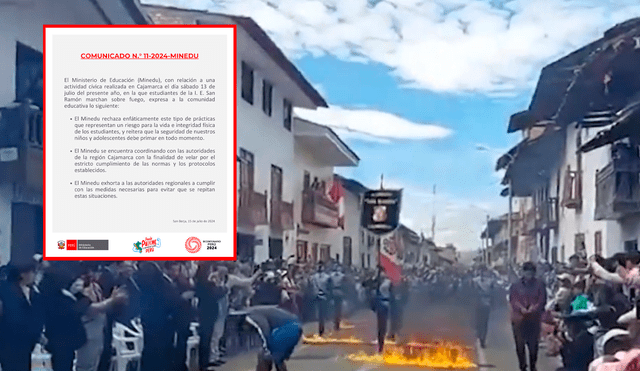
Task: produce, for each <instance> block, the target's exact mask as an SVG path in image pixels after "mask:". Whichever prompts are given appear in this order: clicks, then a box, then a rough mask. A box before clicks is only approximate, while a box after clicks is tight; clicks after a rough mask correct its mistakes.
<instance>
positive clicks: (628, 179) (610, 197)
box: [595, 158, 640, 220]
mask: <svg viewBox="0 0 640 371" xmlns="http://www.w3.org/2000/svg"><path fill="white" fill-rule="evenodd" d="M639 174H640V159H638V158H633V159H627V160H624V161H622V160H613V161H611V162H610V163H609V164H607V166H605V167H604V168H602V169H600V170H598V171H597V172H596V210H595V219H596V220H618V219H621V218H624V217H625V216H628V215H632V214H638V213H640V184H639Z"/></svg>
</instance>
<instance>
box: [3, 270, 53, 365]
mask: <svg viewBox="0 0 640 371" xmlns="http://www.w3.org/2000/svg"><path fill="white" fill-rule="evenodd" d="M35 271H36V267H35V265H34V264H10V265H9V266H8V267H7V281H4V282H2V283H1V284H0V300H1V302H0V334H1V336H0V365H1V366H2V370H3V371H24V370H31V353H32V352H33V349H34V347H35V345H36V344H37V343H38V341H39V340H40V338H41V336H42V329H43V326H44V305H43V303H42V297H41V295H40V293H39V291H38V290H37V288H36V287H35V286H34V285H33V283H34V281H35Z"/></svg>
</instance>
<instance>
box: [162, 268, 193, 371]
mask: <svg viewBox="0 0 640 371" xmlns="http://www.w3.org/2000/svg"><path fill="white" fill-rule="evenodd" d="M165 269H166V276H167V277H166V278H167V280H169V281H170V287H171V289H172V293H171V298H172V300H175V301H177V306H178V311H177V313H176V314H177V317H176V318H174V323H173V326H174V327H175V329H176V343H175V349H174V350H175V353H174V357H173V366H172V368H171V370H172V371H187V364H186V362H187V340H188V339H189V336H190V335H191V330H190V326H191V321H193V320H195V313H194V311H193V307H192V306H191V299H192V298H193V297H194V294H195V293H194V291H193V288H192V287H191V283H190V282H189V279H188V278H187V277H186V276H185V275H183V274H182V265H181V264H180V263H179V262H176V261H171V262H167V263H166V264H165Z"/></svg>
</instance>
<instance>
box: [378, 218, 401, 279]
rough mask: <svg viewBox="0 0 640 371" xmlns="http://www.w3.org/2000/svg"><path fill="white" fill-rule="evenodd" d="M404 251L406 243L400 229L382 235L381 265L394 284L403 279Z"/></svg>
mask: <svg viewBox="0 0 640 371" xmlns="http://www.w3.org/2000/svg"><path fill="white" fill-rule="evenodd" d="M403 253H404V245H403V242H402V236H400V233H399V231H398V229H396V230H395V231H393V232H391V233H388V234H385V235H383V236H382V237H381V241H380V265H381V266H382V268H383V269H384V271H385V272H386V274H387V276H388V277H389V280H391V282H392V283H394V284H397V283H399V282H400V280H401V279H402V257H403V255H404V254H403Z"/></svg>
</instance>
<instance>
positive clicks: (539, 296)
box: [509, 262, 547, 371]
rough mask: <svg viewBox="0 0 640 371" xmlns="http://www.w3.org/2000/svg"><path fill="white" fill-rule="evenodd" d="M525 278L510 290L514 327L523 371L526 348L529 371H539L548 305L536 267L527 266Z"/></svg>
mask: <svg viewBox="0 0 640 371" xmlns="http://www.w3.org/2000/svg"><path fill="white" fill-rule="evenodd" d="M522 271H523V274H522V278H521V279H520V280H518V281H516V282H514V283H513V284H512V285H511V288H510V289H509V304H510V306H511V323H512V326H513V337H514V339H515V343H516V352H517V354H518V363H519V365H520V371H527V361H526V353H525V346H526V348H528V350H529V370H530V371H536V363H537V360H538V342H539V339H540V326H541V320H542V313H543V312H544V307H545V304H546V302H547V294H546V290H545V287H544V284H543V283H542V281H541V280H539V279H537V278H536V266H535V265H534V264H533V263H531V262H526V263H524V264H523V266H522Z"/></svg>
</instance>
